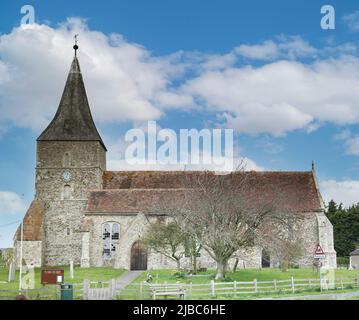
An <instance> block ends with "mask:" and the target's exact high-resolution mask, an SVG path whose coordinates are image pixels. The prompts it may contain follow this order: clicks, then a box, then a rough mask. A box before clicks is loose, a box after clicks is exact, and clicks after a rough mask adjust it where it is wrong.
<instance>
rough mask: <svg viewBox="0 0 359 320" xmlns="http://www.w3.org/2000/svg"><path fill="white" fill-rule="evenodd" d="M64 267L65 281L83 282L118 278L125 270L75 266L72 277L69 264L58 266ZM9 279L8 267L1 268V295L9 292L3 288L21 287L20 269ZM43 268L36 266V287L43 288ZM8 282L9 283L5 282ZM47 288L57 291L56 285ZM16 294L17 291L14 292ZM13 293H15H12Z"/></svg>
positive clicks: (6, 294)
mask: <svg viewBox="0 0 359 320" xmlns="http://www.w3.org/2000/svg"><path fill="white" fill-rule="evenodd" d="M56 268H61V269H64V271H65V273H64V276H65V282H66V283H74V284H81V283H83V281H84V279H88V280H90V281H108V280H110V279H113V278H117V277H119V276H121V275H122V274H123V272H124V271H125V270H123V269H113V268H79V267H77V268H76V267H75V268H74V279H70V271H69V266H64V267H61V266H60V267H56ZM7 280H8V269H5V268H0V297H1V296H4V295H5V296H8V295H9V293H5V292H1V290H18V288H19V270H17V271H16V275H15V281H14V282H10V283H9V282H7ZM40 281H41V268H35V288H43V287H42V285H41V282H40ZM3 282H7V283H3ZM45 288H48V289H49V290H50V291H53V292H54V293H55V291H56V286H51V285H47V286H45ZM75 288H81V286H80V285H79V286H76V287H75ZM14 294H15V295H16V292H15V293H14ZM11 295H13V293H11Z"/></svg>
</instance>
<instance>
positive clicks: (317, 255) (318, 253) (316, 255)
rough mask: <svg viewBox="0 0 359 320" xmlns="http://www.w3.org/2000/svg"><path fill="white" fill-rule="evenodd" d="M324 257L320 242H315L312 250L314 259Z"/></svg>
mask: <svg viewBox="0 0 359 320" xmlns="http://www.w3.org/2000/svg"><path fill="white" fill-rule="evenodd" d="M324 258H325V253H324V250H323V248H322V247H321V245H320V244H317V247H316V249H315V252H314V259H324Z"/></svg>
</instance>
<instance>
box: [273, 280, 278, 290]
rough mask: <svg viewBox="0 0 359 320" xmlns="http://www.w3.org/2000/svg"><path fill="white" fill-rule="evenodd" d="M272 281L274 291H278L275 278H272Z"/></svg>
mask: <svg viewBox="0 0 359 320" xmlns="http://www.w3.org/2000/svg"><path fill="white" fill-rule="evenodd" d="M273 282H274V291H275V292H277V291H278V290H277V280H274V281H273Z"/></svg>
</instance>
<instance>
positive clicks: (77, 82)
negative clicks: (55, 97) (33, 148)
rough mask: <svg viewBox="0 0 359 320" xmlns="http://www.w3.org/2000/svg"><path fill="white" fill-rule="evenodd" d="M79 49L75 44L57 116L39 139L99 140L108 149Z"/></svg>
mask: <svg viewBox="0 0 359 320" xmlns="http://www.w3.org/2000/svg"><path fill="white" fill-rule="evenodd" d="M77 49H78V46H77V44H75V45H74V50H75V56H74V59H73V61H72V64H71V68H70V72H69V75H68V77H67V81H66V85H65V89H64V92H63V94H62V98H61V101H60V105H59V107H58V109H57V112H56V114H55V117H54V119H53V120H52V121H51V123H50V124H49V126H48V127H47V128H46V129H45V130H44V132H43V133H42V134H41V135H40V136H39V138H38V139H37V141H99V142H100V143H101V144H102V146H103V147H104V148H105V150H106V147H105V145H104V143H103V141H102V139H101V136H100V134H99V133H98V131H97V129H96V126H95V123H94V121H93V118H92V115H91V111H90V107H89V103H88V100H87V95H86V90H85V85H84V82H83V79H82V74H81V70H80V65H79V61H78V59H77V56H76V50H77Z"/></svg>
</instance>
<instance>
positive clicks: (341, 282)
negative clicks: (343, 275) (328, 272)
mask: <svg viewBox="0 0 359 320" xmlns="http://www.w3.org/2000/svg"><path fill="white" fill-rule="evenodd" d="M340 285H341V287H342V290H344V286H343V279H340Z"/></svg>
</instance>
